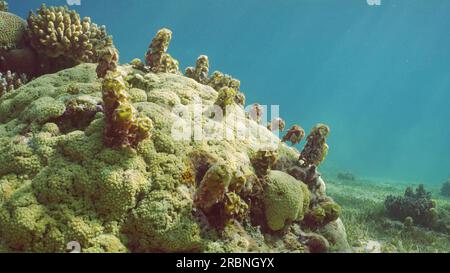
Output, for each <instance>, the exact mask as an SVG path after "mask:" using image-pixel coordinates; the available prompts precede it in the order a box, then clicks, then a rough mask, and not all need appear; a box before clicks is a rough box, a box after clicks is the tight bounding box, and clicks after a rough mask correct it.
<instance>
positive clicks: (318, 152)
mask: <svg viewBox="0 0 450 273" xmlns="http://www.w3.org/2000/svg"><path fill="white" fill-rule="evenodd" d="M329 134H330V128H329V127H328V126H327V125H324V124H317V125H316V126H314V128H313V129H312V130H311V133H310V134H309V136H308V138H307V142H306V145H305V147H304V148H303V150H302V152H301V154H300V163H301V164H302V165H304V166H309V165H316V166H319V165H320V163H322V161H323V160H324V159H325V157H326V156H327V154H328V145H327V144H326V140H327V137H328V135H329Z"/></svg>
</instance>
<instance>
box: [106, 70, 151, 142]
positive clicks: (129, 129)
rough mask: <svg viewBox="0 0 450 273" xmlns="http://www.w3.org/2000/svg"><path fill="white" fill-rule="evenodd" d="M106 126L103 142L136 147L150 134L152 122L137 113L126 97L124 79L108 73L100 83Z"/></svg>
mask: <svg viewBox="0 0 450 273" xmlns="http://www.w3.org/2000/svg"><path fill="white" fill-rule="evenodd" d="M102 94H103V103H104V111H105V115H106V128H105V132H104V142H105V144H106V145H107V146H110V147H114V146H131V147H136V146H137V145H138V144H139V142H141V141H142V140H144V139H145V138H147V137H149V136H150V131H151V129H152V128H153V122H152V121H151V119H150V118H148V117H146V116H143V115H139V114H138V113H137V111H136V109H135V108H134V107H133V105H132V104H131V102H130V101H129V99H128V94H127V92H126V86H125V82H124V80H123V79H122V78H121V76H120V75H117V74H115V73H110V74H109V75H108V76H107V77H106V78H105V79H104V80H103V84H102Z"/></svg>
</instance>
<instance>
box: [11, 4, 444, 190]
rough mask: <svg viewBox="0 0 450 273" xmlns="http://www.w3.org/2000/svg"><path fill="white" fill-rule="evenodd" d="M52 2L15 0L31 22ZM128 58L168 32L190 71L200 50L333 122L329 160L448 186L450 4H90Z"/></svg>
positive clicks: (286, 114) (285, 103) (309, 117)
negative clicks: (34, 12)
mask: <svg viewBox="0 0 450 273" xmlns="http://www.w3.org/2000/svg"><path fill="white" fill-rule="evenodd" d="M42 2H45V3H47V5H64V4H65V3H66V1H62V0H54V1H39V0H10V1H9V5H10V10H11V11H12V12H14V13H16V14H19V15H21V16H22V17H26V16H27V14H28V11H29V10H31V9H33V10H34V9H36V8H38V7H39V6H40V4H41V3H42ZM73 8H75V9H76V10H77V11H78V12H79V13H80V14H81V15H82V16H90V17H91V18H92V19H93V21H94V22H96V23H98V24H101V25H102V24H104V25H107V28H108V31H109V33H110V34H112V35H113V36H114V40H115V43H116V45H117V47H118V48H119V50H120V53H121V61H122V62H128V61H130V60H132V59H133V58H135V57H141V58H142V57H143V55H144V54H145V52H146V50H147V47H148V44H149V43H150V41H151V39H152V37H153V36H154V34H155V33H156V31H157V30H158V29H160V28H162V27H168V28H170V29H171V30H172V31H173V32H174V37H173V40H172V43H171V46H170V49H169V52H170V54H171V55H172V56H174V57H175V58H176V59H178V60H179V61H180V64H181V65H180V66H181V68H182V69H184V68H185V67H187V66H190V65H192V64H194V62H195V60H196V58H197V56H198V55H200V54H206V55H208V56H209V58H210V62H211V69H212V70H215V69H217V70H221V71H223V72H225V73H228V74H231V75H233V76H235V77H237V78H239V79H240V80H241V82H242V90H243V91H244V92H245V94H246V96H247V102H248V103H254V102H258V103H260V104H269V105H274V104H275V105H280V111H281V116H282V117H283V118H284V119H285V120H286V121H287V123H288V125H292V124H294V123H298V124H300V125H302V126H303V127H305V129H307V131H309V129H310V128H311V127H312V126H313V125H314V124H315V123H318V122H323V123H326V124H328V125H330V127H331V129H332V134H331V136H330V139H329V143H330V147H331V149H330V154H329V156H328V159H327V161H326V166H328V167H330V168H334V169H338V170H351V171H353V172H355V173H356V174H357V175H361V176H371V177H381V178H389V179H398V180H406V181H411V182H416V181H417V182H423V183H442V182H443V181H444V180H445V179H446V178H447V177H448V175H449V174H450V121H449V120H450V27H449V26H450V12H449V11H450V1H448V0H381V6H370V5H368V4H367V2H366V0H334V1H333V0H328V1H327V0H128V1H117V0H81V6H79V7H73Z"/></svg>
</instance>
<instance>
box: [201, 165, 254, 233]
mask: <svg viewBox="0 0 450 273" xmlns="http://www.w3.org/2000/svg"><path fill="white" fill-rule="evenodd" d="M238 180H239V179H237V176H236V173H235V172H233V171H232V170H231V169H230V167H229V166H227V165H226V164H225V163H224V162H219V163H216V164H215V165H213V166H211V167H210V168H209V170H208V171H207V172H206V173H205V175H204V177H203V179H202V181H201V182H200V184H199V187H198V189H197V191H196V193H195V200H194V204H195V207H196V208H197V209H199V210H201V211H202V213H204V214H205V215H206V217H207V219H208V221H209V224H210V225H211V226H214V227H218V228H223V227H225V226H226V225H227V223H229V221H230V220H233V219H234V220H238V221H242V220H244V219H245V218H246V217H247V216H248V211H249V205H248V204H247V203H246V202H245V201H244V200H243V199H242V198H241V196H239V192H240V190H242V188H241V186H237V185H236V184H238V183H237V181H238Z"/></svg>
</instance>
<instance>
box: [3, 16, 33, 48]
mask: <svg viewBox="0 0 450 273" xmlns="http://www.w3.org/2000/svg"><path fill="white" fill-rule="evenodd" d="M26 26H27V24H26V22H25V21H24V20H23V19H21V18H20V17H19V16H17V15H14V14H12V13H9V12H5V11H1V10H0V29H1V30H2V31H1V33H0V50H7V49H11V48H17V47H20V46H21V45H22V44H23V42H24V36H25V29H26Z"/></svg>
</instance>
